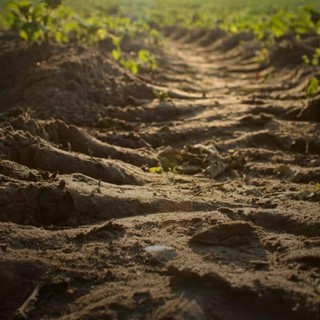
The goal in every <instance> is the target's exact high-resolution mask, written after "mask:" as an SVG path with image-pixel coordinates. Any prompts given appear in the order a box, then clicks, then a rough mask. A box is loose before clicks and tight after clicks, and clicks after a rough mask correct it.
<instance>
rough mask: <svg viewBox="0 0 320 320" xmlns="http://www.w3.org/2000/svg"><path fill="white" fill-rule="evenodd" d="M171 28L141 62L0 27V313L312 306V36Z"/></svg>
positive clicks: (317, 249)
mask: <svg viewBox="0 0 320 320" xmlns="http://www.w3.org/2000/svg"><path fill="white" fill-rule="evenodd" d="M168 35H169V36H170V37H169V38H168V40H167V42H166V44H165V46H164V48H163V49H162V51H163V52H162V53H159V65H160V68H159V70H158V71H157V72H156V73H155V74H154V75H148V74H144V75H141V76H138V77H134V76H132V75H128V74H126V73H125V72H124V71H123V70H121V69H120V68H119V67H117V65H116V64H115V63H114V62H113V61H111V60H110V59H109V58H107V55H106V54H105V53H104V52H103V51H101V50H99V49H89V48H85V47H76V46H72V45H70V46H67V47H59V46H57V47H51V48H46V47H33V48H29V49H27V48H25V47H23V46H21V45H15V44H14V41H15V38H14V37H13V36H11V35H3V36H2V37H1V40H0V43H1V47H0V48H1V57H0V70H1V73H0V88H1V89H0V90H1V91H0V108H1V115H0V119H1V128H0V136H1V144H0V154H1V155H0V156H1V162H0V179H1V185H0V188H1V189H0V190H1V191H0V221H1V223H0V230H1V233H0V237H1V240H0V243H1V245H0V283H1V285H0V318H1V319H13V318H28V319H313V320H314V319H320V309H319V308H320V273H319V267H320V216H319V201H320V193H319V192H317V191H316V187H315V183H316V182H320V159H319V152H320V125H319V121H320V111H319V110H320V100H319V97H318V98H317V97H315V98H313V99H306V98H305V97H304V90H303V88H304V86H305V85H306V83H307V81H308V79H309V78H310V75H311V74H312V72H314V70H312V69H311V68H308V67H306V66H305V65H302V64H301V63H300V62H301V53H303V52H304V51H303V50H305V51H308V48H309V47H310V46H312V45H313V46H315V47H316V46H318V47H319V39H318V38H316V39H314V38H312V39H309V38H308V39H306V41H305V42H306V43H307V45H305V46H304V47H301V48H300V47H299V48H296V47H294V46H293V47H289V48H278V49H277V50H275V51H274V52H273V53H272V56H271V58H270V60H269V61H268V62H266V63H264V64H258V63H256V60H255V58H254V57H253V54H254V52H255V50H256V49H257V43H256V42H255V41H253V40H252V41H251V40H250V37H249V36H248V35H236V36H232V37H226V36H223V35H222V34H220V33H219V32H212V33H209V34H208V33H204V32H197V31H195V32H194V33H191V34H190V33H186V32H183V31H172V30H171V32H168ZM243 40H246V42H245V43H244V42H243ZM155 91H156V92H160V95H162V98H161V97H158V98H157V97H156V95H155V94H154V92H155ZM159 164H161V165H162V167H164V168H165V169H168V168H173V167H175V171H176V173H173V172H167V173H164V174H158V173H151V172H149V171H148V168H150V167H156V166H158V165H159ZM157 245H160V246H165V247H169V248H164V250H162V251H160V252H159V251H158V252H157V251H153V250H156V249H157V247H153V246H157Z"/></svg>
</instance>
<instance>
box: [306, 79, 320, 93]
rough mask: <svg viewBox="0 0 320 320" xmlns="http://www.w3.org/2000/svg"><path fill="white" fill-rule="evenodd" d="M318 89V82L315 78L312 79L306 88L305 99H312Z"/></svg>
mask: <svg viewBox="0 0 320 320" xmlns="http://www.w3.org/2000/svg"><path fill="white" fill-rule="evenodd" d="M318 89H319V80H318V79H317V78H316V77H312V78H311V79H310V80H309V82H308V84H307V87H306V95H307V97H313V96H315V95H316V94H317V92H318Z"/></svg>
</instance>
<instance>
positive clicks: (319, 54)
mask: <svg viewBox="0 0 320 320" xmlns="http://www.w3.org/2000/svg"><path fill="white" fill-rule="evenodd" d="M302 59H303V61H304V62H305V63H307V64H311V65H312V66H314V67H317V66H318V65H319V62H320V48H317V49H316V50H315V52H314V54H313V55H312V56H311V57H308V56H307V55H304V56H303V57H302Z"/></svg>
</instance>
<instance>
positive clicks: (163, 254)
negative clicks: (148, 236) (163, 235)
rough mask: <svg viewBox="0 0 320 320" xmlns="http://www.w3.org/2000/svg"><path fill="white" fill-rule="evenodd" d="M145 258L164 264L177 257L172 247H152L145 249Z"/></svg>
mask: <svg viewBox="0 0 320 320" xmlns="http://www.w3.org/2000/svg"><path fill="white" fill-rule="evenodd" d="M145 252H146V254H147V256H149V257H150V258H151V259H152V260H154V261H157V262H166V261H169V260H172V259H174V258H175V257H176V256H177V252H176V250H175V249H174V248H172V247H167V246H161V245H154V246H148V247H146V248H145Z"/></svg>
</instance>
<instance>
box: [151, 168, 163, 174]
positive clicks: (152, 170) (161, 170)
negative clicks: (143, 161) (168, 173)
mask: <svg viewBox="0 0 320 320" xmlns="http://www.w3.org/2000/svg"><path fill="white" fill-rule="evenodd" d="M149 172H151V173H159V174H161V173H163V168H162V167H152V168H149Z"/></svg>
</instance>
